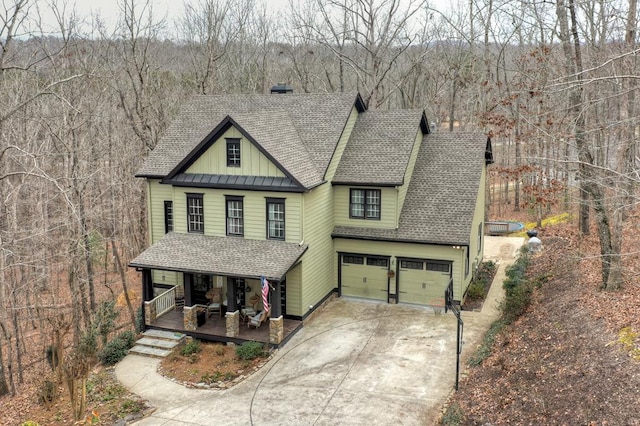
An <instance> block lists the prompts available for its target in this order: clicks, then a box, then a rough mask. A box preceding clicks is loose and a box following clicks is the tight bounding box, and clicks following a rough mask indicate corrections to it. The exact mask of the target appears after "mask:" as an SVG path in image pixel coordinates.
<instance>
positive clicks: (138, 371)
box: [116, 237, 523, 425]
mask: <svg viewBox="0 0 640 426" xmlns="http://www.w3.org/2000/svg"><path fill="white" fill-rule="evenodd" d="M522 243H523V239H522V238H505V237H486V240H485V247H486V248H485V259H493V260H495V261H497V262H498V263H499V265H500V268H499V269H498V275H497V276H496V281H497V283H498V285H493V286H492V290H491V292H490V294H489V298H488V300H487V302H485V304H484V306H483V309H482V311H481V312H463V320H464V323H465V327H464V342H465V345H464V347H463V360H464V359H465V358H466V357H468V356H469V354H470V353H471V352H473V349H474V348H475V347H476V346H477V344H478V343H479V342H480V339H481V337H482V335H483V334H484V332H485V331H486V329H487V328H488V326H489V325H490V324H491V322H492V321H493V320H494V319H495V318H496V317H497V311H496V307H497V303H498V301H499V299H500V298H501V295H502V287H501V285H499V284H500V283H501V282H502V279H503V277H504V267H505V266H506V265H507V264H509V263H510V262H511V261H512V260H513V256H514V254H515V253H516V251H517V248H518V247H519V246H520V245H522ZM455 348H456V320H455V317H454V315H453V314H452V313H448V314H445V313H444V312H443V311H440V310H434V309H433V308H427V307H424V308H422V307H412V306H405V305H388V304H381V303H376V302H367V301H360V300H349V299H336V300H333V301H331V302H329V303H328V304H326V305H325V306H324V307H323V308H321V310H320V311H319V312H317V313H316V314H315V315H314V317H313V318H312V319H311V320H309V321H308V322H305V325H304V327H303V329H302V330H301V331H299V332H298V333H297V334H296V335H295V336H294V337H293V338H292V339H291V340H290V341H289V342H288V343H287V344H286V345H285V346H284V347H282V348H281V349H280V350H279V351H278V352H277V354H276V355H275V356H274V358H273V359H272V360H271V361H270V362H269V363H268V364H267V365H265V366H264V367H263V368H262V369H261V370H259V371H258V372H256V373H255V374H253V375H252V376H251V377H249V378H248V379H247V380H245V381H243V382H242V383H240V384H238V385H236V386H234V387H233V388H231V389H228V390H201V389H187V388H185V387H184V386H182V385H179V384H176V383H173V382H171V381H170V380H167V379H165V378H164V377H162V376H159V375H158V374H157V373H156V368H157V365H158V362H159V361H158V360H154V359H151V358H144V357H140V356H137V355H128V356H127V357H126V358H125V359H124V360H122V361H121V362H120V363H119V364H118V365H117V366H116V376H117V377H118V379H119V380H120V381H121V382H122V383H123V384H124V385H125V386H126V387H127V388H129V389H130V390H131V391H133V392H135V393H136V394H138V395H140V396H141V397H143V398H145V399H147V400H149V401H150V403H151V404H152V405H153V406H155V407H157V409H156V411H155V412H154V413H153V414H152V415H151V416H150V417H147V418H145V419H142V420H140V421H139V422H138V423H137V424H140V425H185V424H187V425H189V424H192V425H214V424H225V425H311V424H314V425H335V424H341V425H350V424H353V425H360V424H372V425H376V424H384V425H387V424H402V425H425V424H434V423H435V419H436V418H437V417H438V415H439V413H440V409H441V407H442V403H443V402H444V401H445V400H446V398H447V396H448V395H449V393H450V392H451V391H452V390H453V387H454V383H455V360H456V354H455ZM461 367H462V368H464V363H462V364H461Z"/></svg>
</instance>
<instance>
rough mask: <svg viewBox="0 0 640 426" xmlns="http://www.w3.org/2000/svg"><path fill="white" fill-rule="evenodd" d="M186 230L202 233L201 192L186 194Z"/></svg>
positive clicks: (202, 205)
mask: <svg viewBox="0 0 640 426" xmlns="http://www.w3.org/2000/svg"><path fill="white" fill-rule="evenodd" d="M187 231H189V232H197V233H200V234H203V233H204V203H203V200H202V194H187Z"/></svg>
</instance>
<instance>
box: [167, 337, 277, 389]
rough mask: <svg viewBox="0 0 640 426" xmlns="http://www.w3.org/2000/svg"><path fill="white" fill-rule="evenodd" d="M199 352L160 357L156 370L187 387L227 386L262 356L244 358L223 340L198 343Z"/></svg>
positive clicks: (257, 364)
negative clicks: (161, 358) (249, 358)
mask: <svg viewBox="0 0 640 426" xmlns="http://www.w3.org/2000/svg"><path fill="white" fill-rule="evenodd" d="M200 347H201V349H202V350H201V351H200V352H198V353H195V354H192V355H188V356H183V355H180V353H179V351H176V352H174V353H173V354H171V355H169V356H168V357H167V358H165V359H164V360H162V362H161V364H160V367H159V372H160V373H161V374H162V375H164V376H165V377H168V378H171V379H174V380H176V381H178V382H181V383H184V384H185V385H187V386H197V385H198V384H200V385H201V386H203V385H205V386H209V387H211V388H222V389H224V388H228V387H230V386H233V384H235V383H237V382H238V381H241V380H242V379H244V378H245V377H247V376H248V375H250V374H251V373H253V372H254V371H256V370H257V369H258V368H260V366H261V365H262V364H264V363H265V362H266V360H267V359H266V358H255V359H253V360H250V361H245V360H242V359H240V358H238V357H237V356H236V352H235V346H227V345H225V344H223V343H202V344H201V345H200Z"/></svg>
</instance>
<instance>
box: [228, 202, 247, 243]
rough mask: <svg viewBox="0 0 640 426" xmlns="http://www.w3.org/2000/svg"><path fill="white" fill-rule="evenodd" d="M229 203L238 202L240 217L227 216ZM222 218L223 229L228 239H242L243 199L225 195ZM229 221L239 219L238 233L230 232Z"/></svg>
mask: <svg viewBox="0 0 640 426" xmlns="http://www.w3.org/2000/svg"><path fill="white" fill-rule="evenodd" d="M231 202H239V203H240V217H232V216H230V215H229V203H231ZM224 216H225V221H224V222H225V228H226V235H227V236H229V237H244V197H242V196H239V195H225V197H224ZM230 219H239V221H240V223H239V225H238V226H239V228H240V232H239V233H237V232H236V233H233V232H231V230H230V228H231V225H230V223H229V220H230Z"/></svg>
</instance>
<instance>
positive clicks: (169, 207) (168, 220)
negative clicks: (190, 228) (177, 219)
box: [164, 201, 173, 234]
mask: <svg viewBox="0 0 640 426" xmlns="http://www.w3.org/2000/svg"><path fill="white" fill-rule="evenodd" d="M171 231H173V201H165V202H164V233H165V234H166V233H167V232H171Z"/></svg>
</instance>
